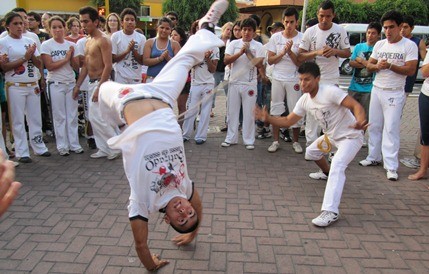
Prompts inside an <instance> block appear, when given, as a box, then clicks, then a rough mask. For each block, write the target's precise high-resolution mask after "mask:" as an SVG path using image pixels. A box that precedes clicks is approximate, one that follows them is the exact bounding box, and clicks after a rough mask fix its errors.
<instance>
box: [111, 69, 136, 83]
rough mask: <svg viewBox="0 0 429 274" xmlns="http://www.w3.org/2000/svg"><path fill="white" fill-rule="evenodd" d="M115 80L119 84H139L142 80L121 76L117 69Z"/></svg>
mask: <svg viewBox="0 0 429 274" xmlns="http://www.w3.org/2000/svg"><path fill="white" fill-rule="evenodd" d="M115 82H118V83H121V84H140V83H141V82H142V80H141V79H130V78H125V77H122V75H121V74H119V73H118V72H117V71H115Z"/></svg>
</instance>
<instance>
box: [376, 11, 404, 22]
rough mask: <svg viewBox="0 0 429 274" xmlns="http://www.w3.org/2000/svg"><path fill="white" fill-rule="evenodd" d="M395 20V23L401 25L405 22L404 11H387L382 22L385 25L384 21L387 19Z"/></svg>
mask: <svg viewBox="0 0 429 274" xmlns="http://www.w3.org/2000/svg"><path fill="white" fill-rule="evenodd" d="M389 20H391V21H395V23H396V24H397V25H398V26H399V25H400V24H402V23H404V17H403V16H402V13H400V12H399V11H396V10H390V11H388V12H386V13H384V14H383V16H382V17H381V20H380V22H381V24H382V25H383V23H384V22H385V21H389Z"/></svg>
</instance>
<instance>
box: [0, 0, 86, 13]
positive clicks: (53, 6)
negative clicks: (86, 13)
mask: <svg viewBox="0 0 429 274" xmlns="http://www.w3.org/2000/svg"><path fill="white" fill-rule="evenodd" d="M2 2H3V0H2ZM16 5H17V6H18V7H21V8H24V9H26V10H27V11H37V12H45V11H49V12H51V13H61V14H64V13H78V11H79V9H80V8H81V7H84V6H88V5H89V0H39V1H35V0H16Z"/></svg>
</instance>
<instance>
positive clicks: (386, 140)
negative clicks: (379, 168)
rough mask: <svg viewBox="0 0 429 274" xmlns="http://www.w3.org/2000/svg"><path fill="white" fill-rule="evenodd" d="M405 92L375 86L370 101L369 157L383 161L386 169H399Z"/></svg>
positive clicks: (369, 158)
mask: <svg viewBox="0 0 429 274" xmlns="http://www.w3.org/2000/svg"><path fill="white" fill-rule="evenodd" d="M405 99H406V96H405V92H404V90H403V89H401V90H397V91H386V90H382V89H379V88H377V87H375V86H374V87H373V88H372V91H371V100H370V103H369V124H370V126H369V127H368V135H369V141H368V157H366V159H367V160H369V161H381V159H382V155H383V163H384V168H385V169H386V170H397V169H398V152H399V144H400V126H401V116H402V111H403V109H404V105H405Z"/></svg>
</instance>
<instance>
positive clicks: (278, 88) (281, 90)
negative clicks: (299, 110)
mask: <svg viewBox="0 0 429 274" xmlns="http://www.w3.org/2000/svg"><path fill="white" fill-rule="evenodd" d="M271 83H272V86H271V109H270V113H271V115H273V116H280V115H282V114H283V113H284V112H285V111H286V107H285V104H284V101H285V99H286V101H287V107H288V109H289V113H291V112H292V111H293V109H294V108H295V105H296V103H297V102H298V100H299V98H300V97H301V95H302V93H301V90H300V88H299V84H298V82H285V81H278V80H276V79H273V80H272V81H271ZM301 125H302V119H301V120H299V121H298V122H297V123H296V124H294V125H292V126H290V128H299V127H301Z"/></svg>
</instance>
